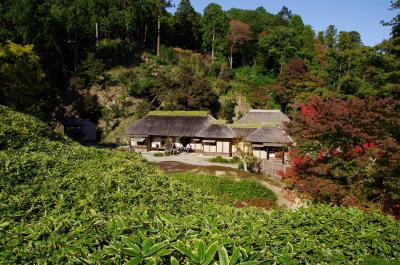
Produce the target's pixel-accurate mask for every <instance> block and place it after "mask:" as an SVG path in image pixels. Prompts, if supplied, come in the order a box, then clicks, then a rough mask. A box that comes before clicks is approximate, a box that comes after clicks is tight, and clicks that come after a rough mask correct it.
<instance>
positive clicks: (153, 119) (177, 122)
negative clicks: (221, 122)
mask: <svg viewBox="0 0 400 265" xmlns="http://www.w3.org/2000/svg"><path fill="white" fill-rule="evenodd" d="M210 120H214V118H213V117H211V116H209V115H207V114H206V115H190V113H187V115H184V113H180V114H179V115H166V114H163V115H161V114H155V115H151V114H150V115H147V116H145V117H144V118H142V119H140V120H139V121H137V122H136V123H135V124H133V125H131V126H129V127H128V129H127V130H126V133H127V134H128V135H133V136H148V135H159V136H185V137H196V136H197V133H198V132H199V131H200V130H201V129H203V128H204V127H206V126H207V125H208V124H209V121H210Z"/></svg>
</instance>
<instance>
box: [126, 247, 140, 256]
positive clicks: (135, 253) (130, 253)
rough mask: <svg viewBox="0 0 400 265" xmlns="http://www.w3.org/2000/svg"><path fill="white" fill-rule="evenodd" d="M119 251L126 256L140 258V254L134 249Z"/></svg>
mask: <svg viewBox="0 0 400 265" xmlns="http://www.w3.org/2000/svg"><path fill="white" fill-rule="evenodd" d="M121 250H122V252H124V253H125V254H127V255H129V256H133V257H141V252H140V251H137V250H136V249H134V248H122V249H121Z"/></svg>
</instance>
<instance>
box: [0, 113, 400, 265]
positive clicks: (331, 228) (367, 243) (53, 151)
mask: <svg viewBox="0 0 400 265" xmlns="http://www.w3.org/2000/svg"><path fill="white" fill-rule="evenodd" d="M0 114H1V115H0V143H1V150H0V264H64V263H67V264H82V263H83V264H100V263H101V264H121V263H126V262H129V263H128V264H141V263H142V264H143V263H146V264H180V263H189V264H212V263H216V264H228V263H229V264H240V263H243V264H260V263H263V264H265V263H267V264H344V263H363V262H364V261H365V260H366V259H369V257H373V259H374V260H377V261H379V262H380V261H382V262H385V263H387V264H390V263H392V264H395V262H396V260H399V259H400V226H399V223H398V222H397V221H395V220H394V219H393V218H392V217H389V216H384V215H382V214H380V213H378V212H375V211H371V212H369V213H364V212H361V211H360V210H357V209H352V208H339V207H331V206H327V205H316V206H313V207H310V208H300V209H297V210H295V211H291V210H274V211H269V212H266V211H263V210H260V209H256V208H245V209H236V208H234V207H232V206H230V205H228V204H224V203H222V202H218V200H216V198H215V197H213V196H211V195H207V194H204V193H203V192H201V191H200V190H199V189H196V188H193V187H191V186H189V185H187V184H185V183H181V182H177V181H174V180H171V179H169V178H167V177H166V176H165V175H164V174H163V173H162V172H161V171H159V170H158V169H157V168H156V167H154V166H153V165H151V164H150V163H148V162H146V161H145V160H144V159H143V158H142V157H141V156H140V155H137V154H132V153H127V152H122V151H111V150H98V149H95V148H86V147H82V146H80V145H78V144H76V143H73V142H71V141H70V140H68V139H66V138H64V137H62V136H59V135H56V134H54V133H52V132H51V130H50V129H49V128H47V127H46V126H45V125H44V124H43V123H41V122H40V121H39V120H37V119H34V118H32V117H29V116H28V115H24V114H20V113H16V112H13V111H11V110H9V109H7V108H4V107H0ZM245 262H247V263H245Z"/></svg>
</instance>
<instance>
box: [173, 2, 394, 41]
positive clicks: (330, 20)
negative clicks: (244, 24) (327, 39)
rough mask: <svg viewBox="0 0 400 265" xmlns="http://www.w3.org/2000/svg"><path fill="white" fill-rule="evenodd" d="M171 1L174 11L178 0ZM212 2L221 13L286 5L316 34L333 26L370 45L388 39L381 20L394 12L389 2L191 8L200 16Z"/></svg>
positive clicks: (200, 4)
mask: <svg viewBox="0 0 400 265" xmlns="http://www.w3.org/2000/svg"><path fill="white" fill-rule="evenodd" d="M172 2H173V4H175V8H176V7H177V6H178V4H179V2H180V1H179V0H172ZM211 2H213V3H216V4H219V5H221V6H222V8H223V9H224V10H228V9H230V8H232V7H236V8H242V9H255V8H257V7H259V6H263V7H264V8H265V9H266V10H267V11H268V12H270V13H273V14H276V13H277V12H279V10H280V9H281V8H282V6H284V5H285V6H287V7H288V8H289V9H291V10H292V13H295V14H299V15H301V17H302V18H303V21H304V23H305V24H308V25H311V26H312V27H313V29H314V30H315V31H316V32H318V31H321V30H325V29H326V27H327V26H328V25H330V24H333V25H335V26H336V27H337V28H338V30H339V31H340V30H344V31H351V30H356V31H358V32H359V33H360V34H361V37H362V41H363V43H364V44H365V45H370V46H373V45H375V44H378V43H379V42H381V41H382V40H383V39H387V38H389V36H390V27H383V26H382V25H381V24H380V21H381V20H386V21H389V20H391V19H392V18H393V17H394V16H395V15H396V12H395V11H390V10H388V8H389V6H390V0H236V1H233V0H213V1H209V0H191V3H192V5H193V7H194V8H195V9H196V11H198V12H200V13H202V12H203V9H204V8H205V7H206V6H207V5H208V4H209V3H211ZM175 8H172V9H171V11H172V12H173V11H174V9H175Z"/></svg>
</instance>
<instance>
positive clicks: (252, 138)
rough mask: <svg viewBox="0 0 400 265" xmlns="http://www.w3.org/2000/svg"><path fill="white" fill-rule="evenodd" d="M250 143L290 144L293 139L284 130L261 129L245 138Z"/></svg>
mask: <svg viewBox="0 0 400 265" xmlns="http://www.w3.org/2000/svg"><path fill="white" fill-rule="evenodd" d="M246 140H247V141H249V142H252V143H275V144H285V145H288V144H291V143H293V139H292V138H291V137H290V136H288V135H287V134H286V133H285V131H284V130H282V129H279V128H273V127H267V126H266V127H262V128H260V129H257V130H256V131H254V132H253V133H251V134H250V135H248V136H247V137H246Z"/></svg>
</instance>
